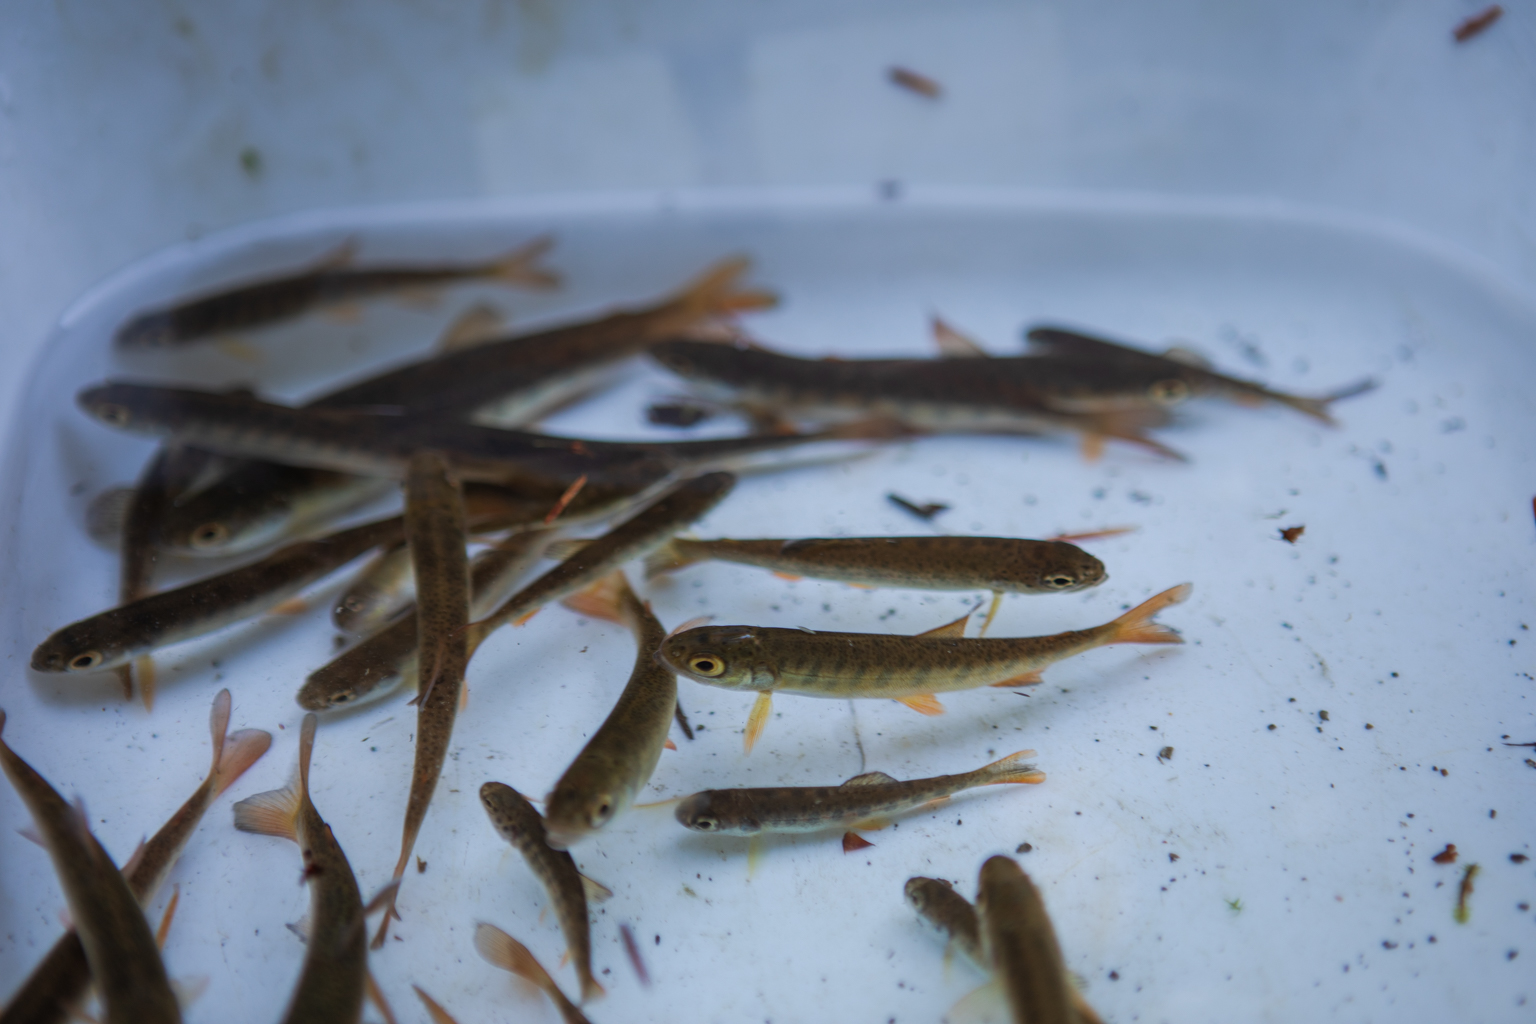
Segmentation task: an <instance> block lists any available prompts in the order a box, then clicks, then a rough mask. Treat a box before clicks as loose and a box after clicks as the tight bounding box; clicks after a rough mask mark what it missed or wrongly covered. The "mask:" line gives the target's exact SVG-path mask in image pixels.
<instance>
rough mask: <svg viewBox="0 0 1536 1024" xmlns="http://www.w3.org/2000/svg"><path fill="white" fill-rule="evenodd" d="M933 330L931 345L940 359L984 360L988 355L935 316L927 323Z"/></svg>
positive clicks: (973, 341) (970, 339)
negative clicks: (937, 351)
mask: <svg viewBox="0 0 1536 1024" xmlns="http://www.w3.org/2000/svg"><path fill="white" fill-rule="evenodd" d="M929 324H930V326H931V328H932V330H933V345H934V347H935V348H937V349H938V350H939V356H940V358H942V359H986V358H989V356H990V353H988V352H987V350H986V349H984V348H982V347H981V346H980V345H978V344H976V342H975V340H973V339H972V338H969V337H967V336H966V335H964V334H961V333H960V332H959V331H957V330H955V329H954V328H953V327H951V326H950V325H949V324H947V323H945V322H944V321H943V320H942V319H941V318H939V317H937V316H935V317H933V318H932V320H930V321H929Z"/></svg>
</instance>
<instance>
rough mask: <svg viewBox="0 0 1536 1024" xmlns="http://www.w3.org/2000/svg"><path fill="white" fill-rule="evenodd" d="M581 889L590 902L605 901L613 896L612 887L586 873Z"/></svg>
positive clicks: (582, 877) (582, 878) (583, 876)
mask: <svg viewBox="0 0 1536 1024" xmlns="http://www.w3.org/2000/svg"><path fill="white" fill-rule="evenodd" d="M581 891H582V892H583V893H585V894H586V897H587V902H588V903H605V902H607V901H608V900H610V899H612V898H613V890H612V889H610V888H608V887H607V886H606V885H604V884H603V883H602V882H596V881H593V880H592V879H590V878H588V877H587V876H586V875H582V876H581Z"/></svg>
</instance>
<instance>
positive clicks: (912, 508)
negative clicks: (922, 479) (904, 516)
mask: <svg viewBox="0 0 1536 1024" xmlns="http://www.w3.org/2000/svg"><path fill="white" fill-rule="evenodd" d="M885 498H886V500H887V501H889V502H890V503H891V504H892V505H895V506H896V507H897V508H899V509H901V510H902V511H903V512H911V513H912V514H913V515H915V516H917V518H919V519H922V520H925V521H926V520H929V519H932V518H933V517H934V516H936V515H938V514H939V513H940V512H948V511H949V506H948V505H945V504H942V503H940V502H937V501H930V502H928V503H927V504H926V505H918V504H916V503H914V502H910V501H908V500H907V499H906V498H903V497H902V496H901V495H899V494H894V493H893V494H887V495H886V496H885Z"/></svg>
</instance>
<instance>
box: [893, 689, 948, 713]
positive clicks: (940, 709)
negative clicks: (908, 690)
mask: <svg viewBox="0 0 1536 1024" xmlns="http://www.w3.org/2000/svg"><path fill="white" fill-rule="evenodd" d="M896 702H897V703H898V704H905V705H906V706H907V707H909V708H911V709H912V710H913V711H916V712H917V713H918V714H920V715H942V714H943V713H944V705H943V704H940V703H939V699H938V698H937V697H935V696H934V695H933V694H931V693H914V694H912V695H911V696H907V697H897V698H896Z"/></svg>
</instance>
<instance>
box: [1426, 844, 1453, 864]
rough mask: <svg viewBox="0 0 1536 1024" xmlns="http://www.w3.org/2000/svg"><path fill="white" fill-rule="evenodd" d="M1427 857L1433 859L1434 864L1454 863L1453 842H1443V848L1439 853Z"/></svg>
mask: <svg viewBox="0 0 1536 1024" xmlns="http://www.w3.org/2000/svg"><path fill="white" fill-rule="evenodd" d="M1429 859H1430V860H1432V861H1434V862H1435V863H1436V864H1455V863H1456V844H1455V843H1446V844H1445V849H1443V850H1441V851H1440V852H1439V853H1437V854H1435V855H1434V856H1433V857H1431V858H1429Z"/></svg>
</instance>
